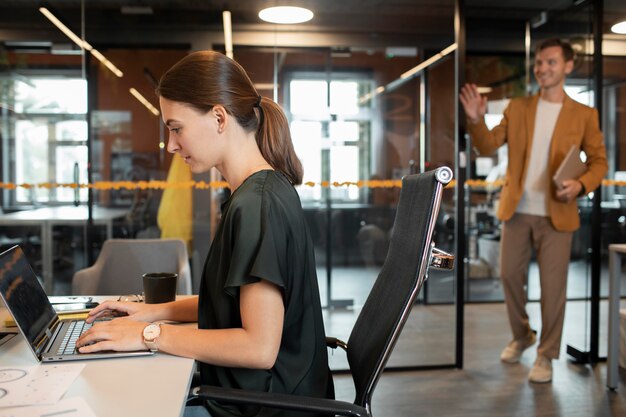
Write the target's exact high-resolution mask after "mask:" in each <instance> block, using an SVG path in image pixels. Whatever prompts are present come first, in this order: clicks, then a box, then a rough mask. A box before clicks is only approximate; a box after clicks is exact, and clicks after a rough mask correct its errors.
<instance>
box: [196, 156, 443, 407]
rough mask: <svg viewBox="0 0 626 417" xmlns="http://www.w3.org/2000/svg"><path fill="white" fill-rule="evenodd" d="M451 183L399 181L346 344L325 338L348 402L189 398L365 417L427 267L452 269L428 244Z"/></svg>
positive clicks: (223, 395)
mask: <svg viewBox="0 0 626 417" xmlns="http://www.w3.org/2000/svg"><path fill="white" fill-rule="evenodd" d="M451 180H452V171H451V170H450V169H449V168H447V167H442V168H438V169H436V170H434V171H430V172H426V173H424V174H417V175H409V176H406V177H404V178H403V180H402V191H401V192H400V201H399V202H398V208H397V211H396V217H395V221H394V225H393V230H392V233H391V241H390V245H389V251H388V253H387V257H386V258H385V262H384V264H383V267H382V269H381V272H380V274H379V276H378V278H377V280H376V283H375V284H374V286H373V287H372V290H371V292H370V294H369V296H368V298H367V300H366V301H365V304H364V305H363V308H362V310H361V312H360V314H359V317H358V318H357V321H356V323H355V325H354V328H353V329H352V333H351V334H350V339H349V340H348V344H347V345H346V344H345V343H344V342H342V341H340V340H337V339H335V338H327V342H328V345H329V346H330V347H332V348H336V347H338V346H340V347H342V348H344V349H345V350H346V352H347V357H348V363H349V365H350V372H351V373H352V378H353V380H354V385H355V389H356V397H355V399H354V403H349V402H346V401H339V400H331V399H325V398H311V397H302V396H296V395H289V394H276V393H267V392H255V391H245V390H236V389H226V388H221V387H210V386H202V387H197V388H194V389H193V390H192V393H193V396H194V398H200V399H204V400H217V401H220V402H223V403H227V404H247V405H250V404H254V405H259V406H264V407H269V408H279V409H283V410H293V411H305V412H306V411H308V412H313V413H316V415H322V414H323V415H330V416H332V415H335V416H336V415H340V416H356V417H360V416H363V417H369V416H371V399H372V393H373V392H374V388H375V387H376V383H377V382H378V380H379V379H380V375H381V374H382V371H383V369H384V367H385V364H386V363H387V360H388V359H389V356H390V355H391V351H392V350H393V347H394V345H395V343H396V341H397V340H398V337H399V336H400V332H401V331H402V327H403V326H404V323H405V322H406V320H407V318H408V316H409V313H410V311H411V307H412V305H413V302H414V301H415V298H416V297H417V295H418V293H419V291H420V289H421V288H422V285H423V284H424V281H425V280H426V274H427V271H428V267H429V266H433V267H436V268H440V269H452V266H453V260H454V256H452V255H449V254H447V253H445V252H442V251H439V250H437V249H436V248H435V247H434V245H433V243H432V236H433V233H434V229H435V223H436V219H437V215H438V213H439V206H440V203H441V196H442V193H443V187H444V186H445V185H446V184H448V183H449V182H450V181H451Z"/></svg>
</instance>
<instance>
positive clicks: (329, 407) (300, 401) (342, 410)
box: [191, 385, 369, 417]
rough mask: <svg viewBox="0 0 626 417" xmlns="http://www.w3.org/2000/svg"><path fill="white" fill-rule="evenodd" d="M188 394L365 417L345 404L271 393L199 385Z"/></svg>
mask: <svg viewBox="0 0 626 417" xmlns="http://www.w3.org/2000/svg"><path fill="white" fill-rule="evenodd" d="M191 393H192V395H193V396H195V397H197V398H200V399H202V400H213V401H219V402H222V403H226V404H236V405H258V406H262V407H269V408H277V409H281V410H292V411H308V412H313V413H321V414H326V415H329V416H334V415H339V416H354V417H367V416H368V415H369V414H368V413H367V410H366V409H365V408H363V407H359V406H357V405H355V404H352V403H349V402H346V401H337V400H330V399H327V398H314V397H305V396H301V395H289V394H277V393H273V392H262V391H248V390H241V389H231V388H222V387H215V386H210V385H203V386H200V387H196V388H193V389H192V391H191Z"/></svg>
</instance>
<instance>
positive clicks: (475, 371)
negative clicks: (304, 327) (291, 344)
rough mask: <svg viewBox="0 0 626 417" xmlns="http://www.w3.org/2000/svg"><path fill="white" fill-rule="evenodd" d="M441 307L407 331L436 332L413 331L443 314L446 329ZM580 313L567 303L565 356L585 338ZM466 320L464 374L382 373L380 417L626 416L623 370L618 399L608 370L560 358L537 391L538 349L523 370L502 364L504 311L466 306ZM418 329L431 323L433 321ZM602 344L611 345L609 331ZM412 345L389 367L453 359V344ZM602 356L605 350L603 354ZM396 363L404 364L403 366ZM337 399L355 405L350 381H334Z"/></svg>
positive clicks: (420, 312) (377, 398)
mask: <svg viewBox="0 0 626 417" xmlns="http://www.w3.org/2000/svg"><path fill="white" fill-rule="evenodd" d="M435 307H437V308H435ZM440 307H441V306H427V307H424V306H416V308H414V309H413V312H412V316H413V317H411V319H410V321H409V323H411V321H413V322H414V323H413V325H409V327H407V328H405V330H407V329H409V332H412V331H415V329H419V332H420V333H422V332H426V333H428V332H430V331H432V328H431V329H429V328H427V327H426V328H425V327H424V326H423V325H422V324H417V325H415V321H416V320H417V318H418V317H419V318H423V317H427V316H429V315H431V311H434V310H438V311H434V313H432V314H433V315H434V316H436V317H437V321H436V322H437V323H436V324H435V325H434V327H437V326H439V327H441V323H442V322H445V320H446V319H445V316H447V315H448V314H450V312H449V311H446V310H444V307H441V308H440ZM581 307H582V304H581V303H579V304H576V303H572V302H570V303H568V307H567V318H566V324H565V326H566V327H565V330H564V335H563V339H564V340H563V352H565V345H566V343H568V342H569V341H570V340H572V339H576V338H577V336H580V335H579V333H584V329H585V328H586V325H584V324H583V323H584V314H585V312H584V308H581ZM429 309H430V310H429ZM448 309H450V308H449V307H448ZM603 309H605V306H603ZM528 310H529V315H530V317H531V323H534V324H533V327H535V328H538V327H539V326H540V323H537V317H538V314H539V306H538V304H536V303H530V304H529V306H528ZM450 311H452V310H450ZM465 313H466V314H465V320H466V325H465V333H466V334H465V355H464V362H465V363H464V368H463V369H444V370H432V371H410V372H386V373H383V376H382V378H381V380H380V382H379V384H378V386H377V388H376V390H375V392H374V397H373V401H372V404H373V414H374V416H380V417H382V416H388V417H404V416H406V417H409V416H411V417H412V416H420V417H426V416H437V417H440V416H446V417H456V416H458V417H461V416H463V417H473V416H476V417H478V416H537V417H552V416H563V417H578V416H580V417H590V416H594V417H595V416H626V371H625V370H623V369H620V386H619V388H618V390H617V391H616V392H613V391H610V390H608V389H607V388H606V385H605V384H606V363H605V362H601V363H599V364H597V365H595V366H590V365H577V364H574V363H572V362H571V361H570V359H569V358H568V356H567V355H566V354H565V353H562V354H561V357H560V359H559V360H556V361H553V367H554V378H553V381H552V383H549V384H531V383H529V382H528V380H527V376H528V372H529V370H530V368H531V367H532V364H533V362H534V360H535V357H536V351H535V348H536V345H535V346H533V347H531V348H530V349H528V350H527V351H526V352H524V355H523V356H522V360H521V362H520V363H519V364H515V365H509V364H504V363H501V362H500V361H499V354H500V351H501V350H502V348H503V347H504V346H505V345H506V343H507V342H508V340H509V339H510V333H509V330H508V324H507V322H506V312H505V308H504V304H501V303H497V304H472V305H467V306H466V312H465ZM346 314H347V313H346ZM353 314H354V313H353ZM581 315H583V318H582V319H581V317H579V316H581ZM338 317H339V318H341V320H344V321H345V320H346V318H345V317H341V315H339V314H335V315H332V317H325V320H326V321H327V327H331V328H332V325H333V324H332V323H333V321H334V320H336V319H337V318H338ZM453 317H454V316H452V318H450V320H452V319H453ZM418 321H419V322H420V323H430V320H421V321H420V320H418ZM605 327H606V326H605V325H603V328H605ZM411 328H413V330H410V329H411ZM404 336H406V335H405V334H403V337H404ZM601 338H604V339H603V340H606V338H605V333H604V331H603V333H602V335H601ZM407 339H409V340H408V341H407V340H406V339H405V340H404V341H403V343H402V344H399V345H398V347H397V348H396V351H394V356H396V357H395V358H393V357H392V360H390V362H391V361H393V360H394V359H395V360H396V363H397V362H398V361H400V362H405V361H406V360H407V359H406V358H412V359H413V361H414V362H415V363H417V364H420V363H421V364H425V363H428V361H429V360H433V359H434V358H433V357H431V356H430V355H431V353H432V352H433V351H434V352H437V351H440V352H443V353H441V354H442V355H444V356H445V355H449V354H450V352H449V351H450V349H451V346H450V339H449V338H444V339H442V340H441V341H440V340H439V339H438V338H437V337H433V338H428V337H426V338H425V339H424V338H418V339H416V341H415V342H414V343H413V346H411V344H410V339H413V338H407ZM438 344H440V346H439V348H438V347H437V346H438ZM602 348H604V349H606V347H605V346H601V350H602ZM420 352H421V353H420ZM429 352H431V353H429ZM452 352H453V351H452ZM601 354H602V352H601ZM338 355H340V354H334V356H338ZM398 357H400V358H404V359H401V360H398ZM452 357H453V356H452ZM333 361H334V363H335V364H341V360H340V358H338V357H333V358H332V359H331V363H332V362H333ZM335 391H336V396H337V398H338V399H342V400H346V401H350V402H351V401H352V400H353V398H354V389H353V385H352V380H351V378H350V376H347V375H335Z"/></svg>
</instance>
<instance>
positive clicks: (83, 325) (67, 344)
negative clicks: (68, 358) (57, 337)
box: [57, 320, 91, 355]
mask: <svg viewBox="0 0 626 417" xmlns="http://www.w3.org/2000/svg"><path fill="white" fill-rule="evenodd" d="M90 328H91V323H87V322H86V321H84V320H79V321H72V322H70V326H69V328H68V329H67V332H65V337H63V340H62V341H61V345H60V346H59V350H57V354H58V355H69V354H72V353H76V341H77V340H78V338H79V337H80V335H81V334H83V332H86V331H87V330H89V329H90Z"/></svg>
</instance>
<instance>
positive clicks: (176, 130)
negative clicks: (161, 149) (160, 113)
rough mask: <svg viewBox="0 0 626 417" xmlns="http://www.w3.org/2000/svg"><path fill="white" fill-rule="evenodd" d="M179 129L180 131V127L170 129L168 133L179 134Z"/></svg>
mask: <svg viewBox="0 0 626 417" xmlns="http://www.w3.org/2000/svg"><path fill="white" fill-rule="evenodd" d="M180 129H182V128H180V127H172V128H171V129H170V132H172V133H176V134H179V133H180Z"/></svg>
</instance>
